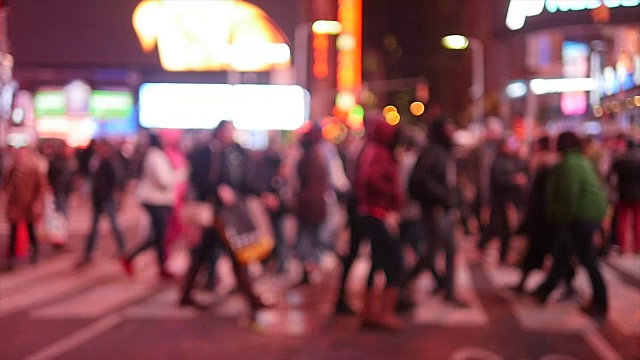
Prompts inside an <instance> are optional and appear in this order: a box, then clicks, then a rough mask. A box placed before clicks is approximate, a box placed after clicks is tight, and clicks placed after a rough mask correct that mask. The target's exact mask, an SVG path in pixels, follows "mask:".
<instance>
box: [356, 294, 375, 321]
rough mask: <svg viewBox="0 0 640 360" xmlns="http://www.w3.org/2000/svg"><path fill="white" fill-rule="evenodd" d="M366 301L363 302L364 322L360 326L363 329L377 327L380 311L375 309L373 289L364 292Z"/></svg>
mask: <svg viewBox="0 0 640 360" xmlns="http://www.w3.org/2000/svg"><path fill="white" fill-rule="evenodd" d="M363 296H364V299H363V301H362V320H361V321H360V326H362V327H363V328H371V327H375V326H376V324H377V321H376V320H377V317H378V311H376V308H375V300H376V296H375V292H374V290H373V289H367V290H365V291H364V295H363Z"/></svg>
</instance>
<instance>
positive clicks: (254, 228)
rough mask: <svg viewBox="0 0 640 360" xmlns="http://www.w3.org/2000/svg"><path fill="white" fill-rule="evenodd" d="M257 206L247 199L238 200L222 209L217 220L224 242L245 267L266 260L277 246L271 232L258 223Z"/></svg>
mask: <svg viewBox="0 0 640 360" xmlns="http://www.w3.org/2000/svg"><path fill="white" fill-rule="evenodd" d="M256 206H257V205H256V204H255V203H252V202H250V201H248V200H247V199H238V201H236V203H235V204H234V205H233V206H230V207H224V208H221V209H220V210H219V211H218V215H219V216H218V217H217V218H216V227H217V228H218V231H219V233H220V235H221V236H222V239H223V241H224V242H225V244H226V245H227V246H228V247H229V249H230V250H231V253H232V255H233V256H234V258H235V259H236V260H237V261H238V262H239V263H241V264H245V265H246V264H250V263H253V262H258V261H262V260H264V259H265V258H267V257H268V256H269V255H270V254H271V252H272V251H273V248H274V246H275V242H274V241H273V237H272V236H271V235H270V234H269V232H268V231H266V229H264V228H263V226H258V224H257V223H256V220H255V219H256V215H257V216H258V217H259V216H261V214H258V213H257V212H258V211H260V209H258V208H256ZM252 208H253V209H252ZM252 210H253V211H252ZM262 210H263V211H264V209H262ZM252 212H253V214H252Z"/></svg>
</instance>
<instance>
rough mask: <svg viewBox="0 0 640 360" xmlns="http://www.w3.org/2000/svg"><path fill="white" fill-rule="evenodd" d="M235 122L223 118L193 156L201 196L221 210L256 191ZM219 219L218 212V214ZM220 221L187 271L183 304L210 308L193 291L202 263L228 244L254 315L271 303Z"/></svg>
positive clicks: (207, 230) (204, 237)
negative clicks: (256, 286)
mask: <svg viewBox="0 0 640 360" xmlns="http://www.w3.org/2000/svg"><path fill="white" fill-rule="evenodd" d="M233 131H234V128H233V124H232V123H231V122H229V121H221V122H220V124H218V127H217V128H216V129H215V130H214V132H213V138H212V139H211V143H210V145H209V146H206V147H203V148H200V149H198V150H196V152H194V153H193V154H192V155H191V156H190V157H189V159H190V162H191V169H192V171H191V175H190V181H191V183H192V186H193V188H194V190H195V192H196V196H197V198H198V200H201V201H210V202H211V206H213V207H214V208H215V209H216V210H217V211H218V212H219V211H220V210H221V209H222V208H224V207H230V206H233V205H234V204H235V203H236V202H237V201H244V197H245V196H246V195H248V194H249V193H252V192H253V191H252V189H251V184H250V181H249V176H248V170H247V169H248V164H249V161H248V160H249V157H248V154H247V153H246V151H245V150H244V149H243V148H242V147H241V146H240V145H239V144H237V143H235V142H234V141H233ZM216 218H217V219H219V217H218V216H216ZM220 231H222V230H221V229H220V226H219V224H213V225H211V226H209V227H207V228H205V229H204V231H203V233H202V238H201V240H200V245H199V246H198V249H197V250H196V253H195V256H194V257H192V259H191V264H190V265H189V269H188V270H187V274H186V275H185V279H184V284H183V286H182V291H181V296H180V300H179V305H180V306H194V307H198V308H206V307H207V306H204V305H202V304H199V303H198V302H196V301H195V300H194V299H193V297H192V295H191V292H192V290H193V286H194V284H195V279H196V276H197V275H198V272H199V271H200V268H201V267H202V263H203V262H204V261H205V260H206V259H207V258H208V257H210V256H211V252H212V251H214V249H215V248H216V247H222V248H224V249H225V250H226V251H227V252H228V253H229V255H230V258H231V261H232V263H233V273H234V275H235V277H236V281H237V282H238V286H239V287H240V290H241V291H242V293H243V294H244V296H245V297H246V298H247V300H248V301H249V305H250V307H251V312H252V316H253V315H255V313H256V311H258V310H259V309H261V308H263V307H265V306H267V304H265V303H264V302H263V301H262V300H261V299H260V297H258V295H256V294H255V292H254V291H253V289H252V287H251V280H250V278H249V272H248V269H247V266H246V265H243V264H241V263H240V262H239V261H238V260H237V259H236V258H235V257H234V256H233V252H232V251H231V249H230V248H229V244H227V243H226V242H225V241H224V239H225V236H226V235H225V234H223V233H221V232H220Z"/></svg>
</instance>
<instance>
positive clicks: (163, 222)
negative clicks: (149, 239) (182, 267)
mask: <svg viewBox="0 0 640 360" xmlns="http://www.w3.org/2000/svg"><path fill="white" fill-rule="evenodd" d="M151 212H153V215H152V222H155V223H154V224H153V228H154V233H155V235H154V237H153V245H154V246H155V248H156V252H157V256H158V266H159V267H160V272H161V274H165V273H166V269H165V267H164V263H165V261H166V260H167V258H166V255H165V248H164V240H165V238H166V234H167V224H168V222H169V218H170V217H171V208H170V207H168V206H154V207H152V209H151Z"/></svg>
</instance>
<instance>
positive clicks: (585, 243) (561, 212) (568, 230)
mask: <svg viewBox="0 0 640 360" xmlns="http://www.w3.org/2000/svg"><path fill="white" fill-rule="evenodd" d="M557 150H558V152H560V153H561V155H562V160H561V161H560V162H559V163H558V164H557V165H556V166H555V167H554V168H553V170H552V173H551V178H550V180H549V185H548V190H547V196H548V197H547V204H548V209H549V213H550V215H551V219H552V220H553V221H554V222H555V223H556V225H557V226H558V228H557V229H558V230H557V234H556V237H555V241H557V242H558V244H557V249H556V250H557V252H556V254H555V257H554V261H553V266H552V267H551V270H550V271H549V274H548V275H547V278H546V279H545V281H544V282H543V283H542V284H541V285H540V286H539V287H538V288H537V289H536V290H535V291H534V292H533V294H532V295H533V297H534V298H536V299H537V300H538V301H539V302H540V303H544V302H545V301H546V300H547V297H548V296H549V294H551V292H552V291H553V290H554V289H555V287H556V285H557V283H558V282H559V281H560V279H561V278H562V276H563V275H564V274H565V272H566V271H567V269H568V266H569V262H570V260H571V256H572V255H575V256H576V257H577V258H578V260H579V261H580V263H581V264H582V265H583V266H584V267H585V268H586V270H587V272H588V274H589V278H590V280H591V287H592V294H593V298H592V301H591V303H590V304H589V305H587V306H584V307H583V308H582V310H583V311H585V312H586V313H587V314H589V315H593V316H600V315H606V313H607V310H608V299H607V289H606V286H605V283H604V279H603V278H602V275H601V273H600V270H599V269H598V260H597V257H596V250H595V245H594V239H593V235H594V232H595V231H596V230H597V229H598V227H599V225H600V221H601V220H602V218H603V217H604V215H605V214H606V210H607V201H606V197H605V194H604V189H603V186H602V184H601V182H600V180H599V178H598V175H597V173H596V171H595V169H594V167H593V164H592V163H591V162H590V161H589V160H588V159H587V157H585V156H584V155H583V154H581V153H580V139H579V138H578V136H577V135H576V134H575V133H573V132H563V133H561V134H560V135H559V137H558V140H557Z"/></svg>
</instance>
